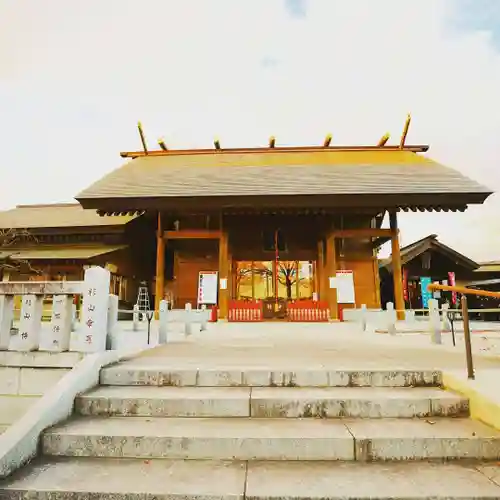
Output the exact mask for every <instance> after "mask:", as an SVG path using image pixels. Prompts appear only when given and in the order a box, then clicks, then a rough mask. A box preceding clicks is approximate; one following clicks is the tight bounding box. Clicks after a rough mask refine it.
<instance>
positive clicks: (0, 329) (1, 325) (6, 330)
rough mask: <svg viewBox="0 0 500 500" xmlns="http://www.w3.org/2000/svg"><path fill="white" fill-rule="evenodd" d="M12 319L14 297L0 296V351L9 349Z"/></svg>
mask: <svg viewBox="0 0 500 500" xmlns="http://www.w3.org/2000/svg"><path fill="white" fill-rule="evenodd" d="M13 318H14V296H13V295H0V351H6V350H7V349H8V348H9V344H10V328H11V326H12V320H13Z"/></svg>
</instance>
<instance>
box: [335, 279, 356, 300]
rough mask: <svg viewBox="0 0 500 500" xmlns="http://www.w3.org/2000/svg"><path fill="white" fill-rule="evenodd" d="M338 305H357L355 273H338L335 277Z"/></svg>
mask: <svg viewBox="0 0 500 500" xmlns="http://www.w3.org/2000/svg"><path fill="white" fill-rule="evenodd" d="M335 284H336V288H337V303H338V304H355V303H356V294H355V292H354V273H353V272H352V271H338V272H337V275H336V277H335Z"/></svg>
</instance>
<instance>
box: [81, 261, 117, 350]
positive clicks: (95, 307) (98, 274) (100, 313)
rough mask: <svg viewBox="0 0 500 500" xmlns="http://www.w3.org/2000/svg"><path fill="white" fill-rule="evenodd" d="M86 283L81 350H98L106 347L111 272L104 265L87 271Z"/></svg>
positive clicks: (82, 313) (82, 314)
mask: <svg viewBox="0 0 500 500" xmlns="http://www.w3.org/2000/svg"><path fill="white" fill-rule="evenodd" d="M84 281H85V285H84V288H83V290H84V293H83V303H82V312H81V327H80V330H79V343H80V346H79V348H80V350H82V351H83V352H97V351H104V350H105V349H106V335H107V329H108V325H107V320H108V306H109V288H110V273H109V271H108V270H107V269H104V268H102V267H91V268H89V269H87V270H86V271H85V280H84Z"/></svg>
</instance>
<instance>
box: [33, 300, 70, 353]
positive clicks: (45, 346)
mask: <svg viewBox="0 0 500 500" xmlns="http://www.w3.org/2000/svg"><path fill="white" fill-rule="evenodd" d="M72 302H73V297H72V295H54V297H53V299H52V317H51V320H50V331H49V333H48V338H45V335H43V336H42V341H41V345H40V349H41V350H44V351H57V352H60V351H67V350H68V349H69V342H70V337H71V321H72V309H71V304H72Z"/></svg>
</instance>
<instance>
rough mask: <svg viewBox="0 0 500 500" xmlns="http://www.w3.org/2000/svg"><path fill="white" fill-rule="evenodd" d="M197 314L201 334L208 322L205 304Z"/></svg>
mask: <svg viewBox="0 0 500 500" xmlns="http://www.w3.org/2000/svg"><path fill="white" fill-rule="evenodd" d="M198 314H199V315H200V332H203V331H204V330H206V329H207V322H208V317H207V306H206V305H205V304H203V305H202V306H201V312H199V313H198Z"/></svg>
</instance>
